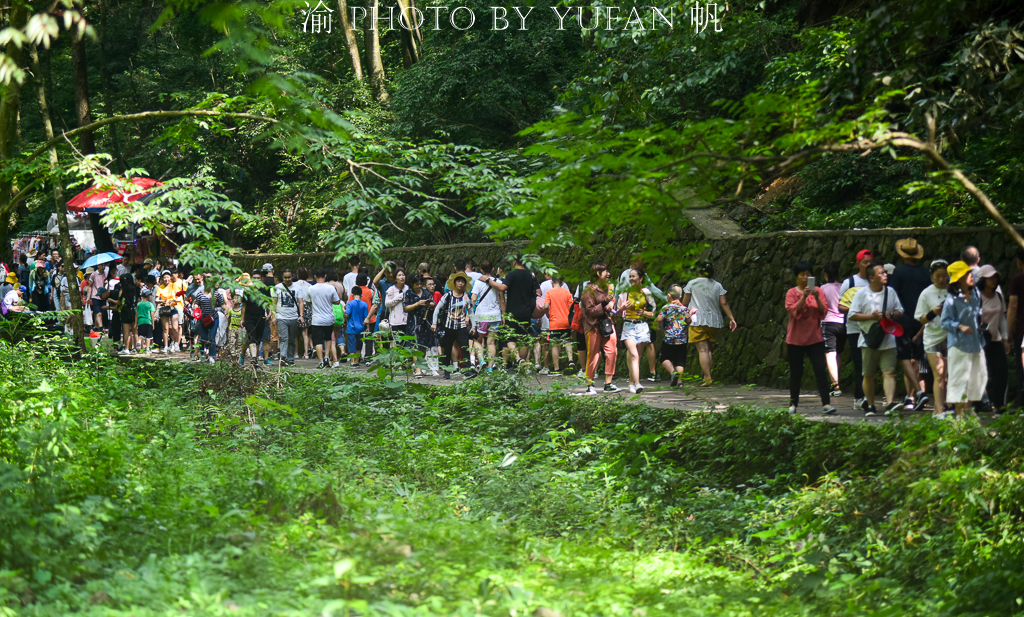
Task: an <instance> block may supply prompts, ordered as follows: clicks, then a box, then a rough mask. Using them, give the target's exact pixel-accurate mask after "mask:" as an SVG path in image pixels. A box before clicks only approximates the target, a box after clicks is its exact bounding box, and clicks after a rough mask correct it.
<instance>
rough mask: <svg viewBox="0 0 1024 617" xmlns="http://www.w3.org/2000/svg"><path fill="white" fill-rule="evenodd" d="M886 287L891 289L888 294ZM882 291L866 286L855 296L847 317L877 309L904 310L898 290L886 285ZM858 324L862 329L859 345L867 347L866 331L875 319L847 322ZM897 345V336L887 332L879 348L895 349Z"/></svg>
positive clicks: (886, 310)
mask: <svg viewBox="0 0 1024 617" xmlns="http://www.w3.org/2000/svg"><path fill="white" fill-rule="evenodd" d="M885 289H889V293H888V296H886V293H885ZM885 289H882V291H879V292H874V291H871V288H870V287H864V288H863V289H861V290H860V291H858V292H857V294H856V295H855V296H853V302H851V303H850V312H849V313H847V317H849V316H850V315H853V314H855V313H865V314H867V313H874V312H875V311H882V312H891V311H900V312H902V311H903V305H902V304H900V297H899V296H897V295H896V291H895V290H893V289H890V288H888V287H886V288H885ZM883 300H884V301H885V310H884V311H883V310H882V302H883ZM851 323H852V324H856V325H857V327H858V329H859V331H860V333H861V334H860V340H859V342H858V345H857V346H858V347H867V343H866V342H865V341H864V333H865V332H867V331H868V330H869V329H870V328H871V326H872V324H874V323H875V322H874V321H847V324H851ZM895 347H896V337H895V336H893V335H891V334H886V335H885V338H883V339H882V344H881V345H879V346H878V349H880V350H881V349H894V348H895Z"/></svg>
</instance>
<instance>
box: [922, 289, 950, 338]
mask: <svg viewBox="0 0 1024 617" xmlns="http://www.w3.org/2000/svg"><path fill="white" fill-rule="evenodd" d="M947 296H949V290H948V289H939V288H938V287H936V286H935V285H929V286H928V287H925V289H924V291H922V292H921V295H920V296H919V297H918V298H917V308H916V309H915V310H914V319H916V320H918V321H920V320H921V318H922V317H924V316H925V314H926V313H928V311H930V310H932V309H934V308H935V307H936V306H939V307H941V306H942V304H943V303H944V302H945V301H946V297H947ZM922 338H923V339H924V347H925V349H927V348H929V347H935V346H936V345H939V344H940V343H942V341H944V340H946V331H945V330H943V329H942V309H941V308H940V309H939V313H938V314H937V315H936V316H935V319H933V320H931V321H929V322H928V323H927V324H925V326H924V335H922Z"/></svg>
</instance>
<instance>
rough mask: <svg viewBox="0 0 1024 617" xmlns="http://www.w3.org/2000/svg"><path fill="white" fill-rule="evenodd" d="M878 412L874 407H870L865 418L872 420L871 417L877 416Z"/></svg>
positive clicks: (865, 413)
mask: <svg viewBox="0 0 1024 617" xmlns="http://www.w3.org/2000/svg"><path fill="white" fill-rule="evenodd" d="M877 415H878V410H877V409H875V406H874V405H868V408H867V409H866V410H864V417H866V418H870V417H871V416H877Z"/></svg>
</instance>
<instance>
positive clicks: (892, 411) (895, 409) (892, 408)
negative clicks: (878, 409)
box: [885, 401, 903, 416]
mask: <svg viewBox="0 0 1024 617" xmlns="http://www.w3.org/2000/svg"><path fill="white" fill-rule="evenodd" d="M902 407H903V405H902V404H900V403H897V402H896V401H893V402H891V403H889V404H888V405H886V407H885V415H887V416H898V415H900V409H901V408H902Z"/></svg>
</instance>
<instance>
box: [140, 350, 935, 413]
mask: <svg viewBox="0 0 1024 617" xmlns="http://www.w3.org/2000/svg"><path fill="white" fill-rule="evenodd" d="M121 357H122V358H135V359H145V360H152V361H159V362H188V361H189V360H188V356H187V355H186V354H174V355H162V354H150V355H146V356H121ZM261 370H267V371H276V370H279V368H278V366H277V365H275V366H273V367H270V366H261ZM285 370H288V371H293V372H298V373H317V372H328V373H331V372H342V373H352V374H361V373H362V374H365V373H366V371H367V369H366V368H364V367H360V368H356V369H353V368H351V367H349V366H348V365H342V367H341V368H336V369H319V368H317V361H316V360H298V361H296V363H295V366H294V367H291V368H288V369H285ZM403 378H404V376H403ZM486 378H487V376H486V375H482V376H480V377H478V379H486ZM409 379H410V380H412V381H416V382H420V383H429V384H432V385H439V386H444V385H453V384H456V383H458V382H459V381H461V380H462V379H463V378H462V376H460V375H458V374H455V375H453V376H452V378H451V379H450V380H446V379H444V378H442V377H429V376H428V377H422V378H412V377H410V378H409ZM525 379H526V380H527V383H528V385H529V387H530V388H531V389H532V390H533V391H535V392H538V393H541V392H550V391H552V390H554V389H556V388H564V389H565V391H567V392H568V393H569V394H572V395H577V396H585V394H584V393H585V392H586V383H585V381H584V380H583V379H581V378H577V377H575V376H572V377H570V376H561V377H549V376H545V375H538V374H535V373H533V372H530V373H529V374H527V375H525ZM614 383H615V384H616V385H617V386H619V387H620V388H622V390H620V391H619V392H618V393H613V394H605V393H603V392H602V393H600V394H598V395H597V396H600V397H616V398H619V399H622V400H625V401H641V402H643V403H646V404H648V405H651V406H652V407H660V408H665V409H679V410H680V411H723V410H725V409H727V408H728V407H729V406H731V405H749V406H753V407H765V408H774V409H786V408H788V407H789V391H788V390H778V389H774V388H765V387H762V386H755V385H747V386H740V385H714V386H711V387H708V388H703V387H698V386H696V383H697V382H688V383H687V384H686V385H685V386H684V387H683V388H669V385H668V381H667V380H663V381H658V382H654V383H650V382H648V381H644V382H643V385H644V391H643V393H642V394H630V393H629V390H627V389H626V380H625V379H623V378H616V380H615V382H614ZM832 405H833V406H835V408H836V409H837V412H836V413H835V414H833V415H830V416H824V415H822V413H821V400H820V399H819V398H818V395H817V394H816V393H813V392H809V391H808V392H803V393H801V397H800V406H799V407H798V411H799V413H800V414H801V415H803V416H804V417H806V418H808V419H810V420H828V421H830V422H856V421H858V420H859V421H865V422H874V423H879V422H885V421H886V420H888V418H886V417H885V416H884V415H878V416H875V417H871V418H865V417H864V412H862V411H858V410H854V409H853V396H851V395H848V394H844V395H843V396H840V397H833V398H832ZM876 406H877V407H879V408H881V407H882V405H881V404H880V403H879V404H877V405H876ZM924 413H930V407H929V408H928V410H926V411H924V412H917V413H915V412H903V413H902V416H903V417H904V418H910V417H915V416H921V415H923V414H924Z"/></svg>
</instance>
